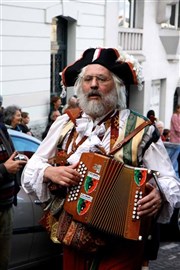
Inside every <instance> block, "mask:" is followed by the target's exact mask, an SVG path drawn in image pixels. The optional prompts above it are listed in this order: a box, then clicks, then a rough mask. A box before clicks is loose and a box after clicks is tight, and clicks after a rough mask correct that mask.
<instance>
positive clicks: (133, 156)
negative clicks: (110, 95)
mask: <svg viewBox="0 0 180 270" xmlns="http://www.w3.org/2000/svg"><path fill="white" fill-rule="evenodd" d="M146 120H147V118H146V117H144V116H142V115H140V114H138V113H136V112H134V111H132V110H131V111H130V115H129V116H128V118H127V120H126V122H125V124H124V127H123V129H122V130H121V132H120V134H118V132H116V131H114V133H113V134H112V135H111V141H112V140H113V141H114V142H115V143H114V146H116V145H117V144H118V143H119V142H121V141H122V140H123V139H124V138H125V137H126V136H127V135H128V134H129V133H131V132H132V131H133V130H134V129H135V128H136V127H138V126H139V125H140V124H142V123H143V122H144V121H146ZM114 121H116V123H117V121H119V119H117V117H116V118H115V119H114ZM73 127H74V123H73V122H72V121H71V120H69V121H68V122H67V123H66V124H65V125H64V128H63V129H62V133H61V136H60V139H59V143H58V145H60V144H61V143H62V141H63V139H64V137H65V136H66V134H67V133H68V132H69V131H70V130H71V129H72V128H73ZM118 128H119V125H118V124H116V129H118ZM147 129H148V127H145V128H144V129H142V130H141V131H140V132H138V133H137V134H136V135H135V136H134V137H133V138H132V139H131V140H130V141H129V142H127V143H126V144H125V145H124V146H123V147H122V149H120V150H119V151H117V152H116V153H115V155H114V157H115V159H117V160H119V161H121V162H124V163H125V164H128V165H132V166H138V147H139V144H140V143H141V141H142V137H143V135H144V133H145V131H146V130H147Z"/></svg>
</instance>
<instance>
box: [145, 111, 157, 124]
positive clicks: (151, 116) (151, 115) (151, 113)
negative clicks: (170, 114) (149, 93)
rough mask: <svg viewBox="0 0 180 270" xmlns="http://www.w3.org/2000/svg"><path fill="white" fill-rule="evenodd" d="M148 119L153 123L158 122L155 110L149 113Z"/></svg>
mask: <svg viewBox="0 0 180 270" xmlns="http://www.w3.org/2000/svg"><path fill="white" fill-rule="evenodd" d="M147 118H149V120H151V122H152V123H154V122H155V121H157V118H156V117H155V111H154V110H149V111H148V112H147Z"/></svg>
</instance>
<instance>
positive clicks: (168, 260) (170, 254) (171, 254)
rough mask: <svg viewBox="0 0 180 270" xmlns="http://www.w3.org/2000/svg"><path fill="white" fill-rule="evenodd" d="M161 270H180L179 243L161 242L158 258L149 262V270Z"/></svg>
mask: <svg viewBox="0 0 180 270" xmlns="http://www.w3.org/2000/svg"><path fill="white" fill-rule="evenodd" d="M161 269H166V270H179V269H180V242H161V244H160V248H159V252H158V258H157V260H156V261H151V262H150V265H149V270H161Z"/></svg>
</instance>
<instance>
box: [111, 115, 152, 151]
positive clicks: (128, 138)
mask: <svg viewBox="0 0 180 270" xmlns="http://www.w3.org/2000/svg"><path fill="white" fill-rule="evenodd" d="M149 125H152V122H151V121H149V120H146V121H144V122H143V123H142V124H140V125H139V126H138V127H137V128H135V129H134V130H133V131H132V132H131V133H129V134H128V135H127V136H126V137H125V138H124V139H123V140H122V141H121V142H119V143H118V144H117V145H116V146H115V147H114V148H113V149H112V150H111V151H110V152H109V155H114V154H115V153H116V152H117V151H118V150H120V149H121V148H122V147H123V146H124V144H126V143H127V142H128V141H129V140H130V139H131V138H133V137H134V136H135V135H136V134H137V133H138V132H140V131H141V130H142V129H143V128H145V127H146V126H149Z"/></svg>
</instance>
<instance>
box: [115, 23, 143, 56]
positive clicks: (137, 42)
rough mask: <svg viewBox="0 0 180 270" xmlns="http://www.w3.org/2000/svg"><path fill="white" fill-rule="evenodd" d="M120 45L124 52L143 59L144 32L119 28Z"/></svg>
mask: <svg viewBox="0 0 180 270" xmlns="http://www.w3.org/2000/svg"><path fill="white" fill-rule="evenodd" d="M118 44H119V46H120V47H121V48H122V50H124V51H127V52H128V53H130V54H134V55H139V56H141V57H143V52H142V47H143V30H142V29H135V28H122V27H119V31H118Z"/></svg>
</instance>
